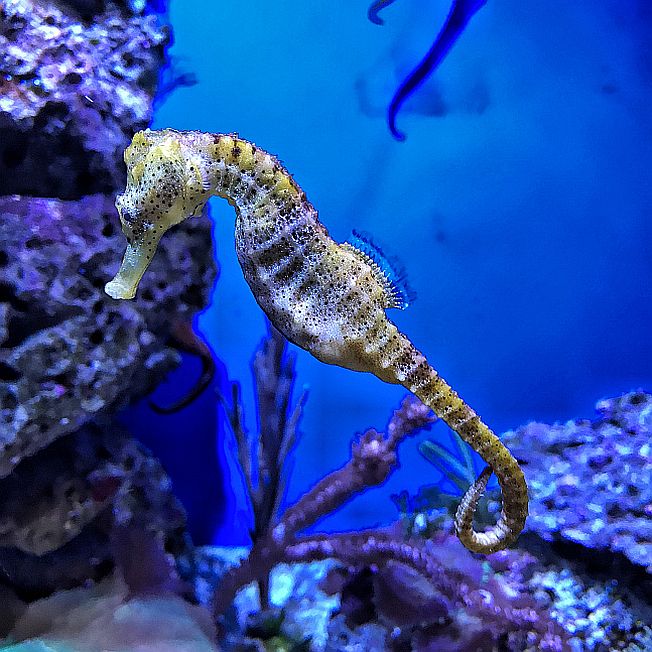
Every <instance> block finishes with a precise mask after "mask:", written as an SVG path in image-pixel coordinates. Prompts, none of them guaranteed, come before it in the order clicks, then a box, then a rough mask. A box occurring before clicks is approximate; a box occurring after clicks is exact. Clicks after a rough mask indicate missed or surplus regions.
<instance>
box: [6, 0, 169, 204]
mask: <svg viewBox="0 0 652 652" xmlns="http://www.w3.org/2000/svg"><path fill="white" fill-rule="evenodd" d="M124 5H125V3H119V4H118V5H116V4H114V3H112V2H104V1H102V2H88V1H86V2H60V3H58V4H57V3H54V2H39V1H38V0H7V1H6V2H3V3H1V4H0V51H2V52H3V56H2V57H1V58H0V195H5V194H10V193H18V194H26V195H35V196H47V197H54V196H56V197H60V198H63V199H76V198H79V197H81V196H83V195H87V194H90V193H94V192H111V191H113V190H114V189H115V188H117V187H118V186H119V185H121V184H122V183H123V179H124V176H125V168H124V164H123V162H122V152H123V150H124V149H125V147H126V146H127V145H128V143H129V140H130V138H131V136H132V135H133V133H134V132H135V131H137V130H138V129H142V128H144V127H146V126H147V124H148V123H149V121H150V120H151V116H152V100H153V96H154V92H155V90H156V84H157V79H158V73H159V69H160V68H161V66H162V65H163V57H164V49H165V46H166V44H167V43H168V41H169V29H168V27H167V26H165V25H162V24H161V22H160V20H159V18H158V17H157V16H156V15H155V14H149V15H137V14H135V13H134V11H133V10H129V8H128V7H125V6H124ZM97 11H101V13H97ZM91 17H92V22H88V19H90V18H91ZM84 19H87V20H86V21H85V20H84Z"/></svg>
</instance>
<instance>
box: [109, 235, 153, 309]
mask: <svg viewBox="0 0 652 652" xmlns="http://www.w3.org/2000/svg"><path fill="white" fill-rule="evenodd" d="M159 240H160V235H158V234H156V233H155V232H150V233H147V234H146V235H145V236H144V237H143V238H141V239H140V240H137V241H134V242H131V243H129V244H127V249H126V251H125V255H124V256H123V257H122V264H121V265H120V269H119V270H118V273H117V274H116V275H115V277H114V278H113V280H111V281H109V282H108V283H107V284H106V285H105V286H104V291H105V292H106V293H107V294H108V295H109V296H110V297H111V298H113V299H133V298H134V297H135V296H136V290H137V289H138V284H139V283H140V279H141V278H142V277H143V274H144V273H145V271H146V270H147V268H148V266H149V264H150V262H151V261H152V258H153V257H154V252H155V251H156V247H157V245H158V242H159Z"/></svg>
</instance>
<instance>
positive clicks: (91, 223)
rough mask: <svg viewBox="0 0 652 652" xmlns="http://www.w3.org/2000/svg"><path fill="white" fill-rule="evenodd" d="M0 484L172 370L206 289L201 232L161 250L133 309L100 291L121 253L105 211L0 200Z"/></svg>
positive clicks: (199, 224)
mask: <svg viewBox="0 0 652 652" xmlns="http://www.w3.org/2000/svg"><path fill="white" fill-rule="evenodd" d="M0 243H2V244H0V273H1V275H2V279H1V280H0V478H2V477H3V476H5V475H7V474H8V473H9V472H10V471H11V470H12V469H13V468H14V467H15V466H16V464H18V463H19V462H20V460H22V459H24V458H25V457H29V456H30V455H33V454H34V453H35V452H37V451H39V450H41V449H42V448H44V447H45V446H47V445H48V444H49V443H50V442H52V441H54V440H55V439H57V438H58V437H61V436H62V435H66V434H68V433H72V432H74V431H75V430H77V429H78V428H79V427H80V426H82V425H83V424H84V423H86V422H88V421H89V420H91V419H93V418H95V417H97V416H99V415H102V414H104V413H106V412H111V411H114V410H116V409H118V408H119V407H121V406H124V405H125V404H126V403H127V402H128V401H129V400H131V399H132V398H134V397H136V396H140V395H142V394H144V393H146V392H148V391H151V389H152V388H153V387H154V386H155V385H156V384H157V383H158V382H160V380H162V378H163V377H164V375H165V374H166V373H167V372H168V371H169V370H170V369H171V368H172V367H173V366H175V365H176V364H177V363H178V360H179V356H178V353H177V352H176V351H175V350H173V349H172V348H170V347H168V346H166V341H167V339H168V337H169V334H170V329H171V328H172V326H173V325H174V323H175V321H189V320H190V319H191V318H192V316H193V315H194V314H195V313H196V312H197V311H198V310H200V309H201V308H203V307H204V306H205V305H206V303H207V300H208V292H209V290H210V288H211V287H212V285H213V281H214V277H215V264H214V262H213V255H212V244H211V232H210V221H209V219H208V218H207V217H201V218H197V219H192V220H188V221H187V222H185V223H184V224H183V225H182V226H180V227H179V229H178V231H177V233H175V237H174V238H169V239H165V240H164V241H163V242H162V243H161V246H160V247H159V251H158V252H157V254H156V257H155V258H154V261H153V262H152V267H151V272H150V273H149V274H147V277H146V278H145V279H144V281H143V285H142V289H141V291H140V292H139V296H138V299H137V300H136V301H114V300H113V299H111V298H109V297H108V296H107V295H106V294H105V293H104V290H103V288H104V284H105V283H106V281H107V279H110V278H111V277H112V276H113V274H114V273H115V268H116V265H117V264H118V262H117V261H119V260H120V256H121V255H122V253H123V250H124V236H123V235H122V233H121V232H120V230H119V224H118V217H117V213H116V210H115V207H114V206H113V202H112V200H111V199H110V198H108V197H103V196H89V197H84V198H83V199H81V200H79V201H59V200H55V199H37V198H29V197H22V198H21V197H4V198H0Z"/></svg>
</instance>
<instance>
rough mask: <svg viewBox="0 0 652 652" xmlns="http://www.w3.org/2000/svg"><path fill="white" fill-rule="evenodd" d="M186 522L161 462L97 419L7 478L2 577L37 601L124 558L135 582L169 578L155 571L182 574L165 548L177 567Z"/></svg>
mask: <svg viewBox="0 0 652 652" xmlns="http://www.w3.org/2000/svg"><path fill="white" fill-rule="evenodd" d="M185 524H186V515H185V511H184V509H183V507H182V506H181V504H180V503H179V501H178V500H177V499H176V498H175V496H174V494H173V493H172V486H171V482H170V479H169V477H168V476H167V474H166V473H165V471H164V470H163V468H162V467H161V464H160V463H159V462H158V460H156V459H155V458H153V457H152V456H151V455H150V453H149V452H148V451H147V450H146V449H145V448H144V447H143V446H141V445H140V444H139V443H138V442H136V441H134V440H133V439H132V438H131V437H129V436H128V435H127V434H126V433H125V432H124V431H122V430H120V429H118V428H116V427H115V426H105V427H100V426H97V425H89V426H86V427H84V428H82V429H81V430H79V431H78V432H76V433H75V434H73V435H69V436H67V437H64V438H61V439H59V440H58V441H56V442H54V443H53V444H52V445H50V446H48V447H47V448H45V449H44V450H42V451H40V452H39V453H37V454H35V455H33V456H32V457H30V458H28V459H26V460H23V461H22V462H21V463H20V464H19V465H18V466H17V467H16V468H15V469H14V472H13V473H11V474H10V475H9V476H7V477H6V478H3V479H1V480H0V579H1V581H0V583H4V584H5V585H7V586H11V587H12V589H13V590H15V591H16V592H17V593H18V595H20V596H21V597H22V598H24V599H27V600H33V599H35V598H39V597H43V596H46V595H49V594H50V593H52V592H54V591H56V590H58V589H61V588H72V587H75V586H78V585H79V584H82V583H84V582H85V581H87V580H97V579H101V578H102V577H104V576H105V575H106V573H107V572H108V571H109V570H110V569H111V567H112V565H113V563H114V561H116V559H117V562H118V565H120V566H122V567H123V568H124V569H125V575H126V576H127V579H128V580H130V579H131V578H133V582H132V584H134V585H135V584H138V586H140V587H141V588H142V587H145V589H149V588H152V587H153V588H156V587H160V586H163V585H171V583H170V582H166V578H165V577H158V576H157V575H161V574H162V573H168V574H170V575H174V574H175V572H174V568H172V567H170V568H169V569H168V568H167V566H166V563H167V562H165V560H164V559H162V556H163V555H165V554H166V553H169V554H170V555H172V557H170V561H171V563H172V566H173V565H174V559H175V558H178V557H179V556H181V555H184V554H185V553H186V552H188V551H189V549H188V542H187V538H186V536H185ZM152 542H153V543H154V544H157V545H158V544H160V547H161V551H162V555H160V556H158V557H157V549H156V546H155V545H152ZM134 556H136V557H137V559H138V560H139V564H141V565H143V568H142V570H138V569H134V568H133V567H131V566H129V563H128V562H129V559H130V558H134Z"/></svg>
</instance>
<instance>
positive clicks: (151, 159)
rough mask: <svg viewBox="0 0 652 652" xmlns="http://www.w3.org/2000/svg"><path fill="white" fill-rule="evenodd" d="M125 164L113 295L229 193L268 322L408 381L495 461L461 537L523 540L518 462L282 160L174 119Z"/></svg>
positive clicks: (472, 544)
mask: <svg viewBox="0 0 652 652" xmlns="http://www.w3.org/2000/svg"><path fill="white" fill-rule="evenodd" d="M125 162H126V163H127V169H128V180H127V187H126V189H125V192H124V193H123V194H122V195H119V196H118V198H117V199H116V207H117V208H118V212H119V213H120V220H121V223H122V227H123V231H124V232H125V235H126V236H127V241H128V246H127V251H126V253H125V256H124V259H123V262H122V266H121V268H120V271H119V272H118V274H117V275H116V277H115V279H114V280H113V281H111V282H110V283H108V284H107V286H106V291H107V293H108V294H109V295H111V296H112V297H114V298H123V299H126V298H132V297H133V296H134V295H135V292H136V288H137V286H138V283H139V281H140V279H141V277H142V275H143V273H144V272H145V270H146V268H147V265H148V264H149V262H150V260H151V258H152V256H153V255H154V251H155V249H156V245H157V243H158V240H159V238H160V237H161V235H162V234H163V233H164V232H165V231H166V230H167V229H168V228H170V227H171V226H172V225H174V224H177V223H179V222H181V221H182V220H184V219H186V218H187V217H189V216H192V215H197V214H199V212H201V209H202V207H203V205H204V204H205V203H206V201H207V200H208V199H209V197H211V196H212V195H218V196H220V197H224V198H226V199H227V200H228V201H229V202H230V203H231V204H232V205H233V206H234V207H235V210H236V216H237V217H236V226H235V241H236V250H237V255H238V260H239V261H240V265H241V266H242V270H243V272H244V275H245V278H246V280H247V283H248V284H249V286H250V288H251V290H252V292H253V294H254V297H255V298H256V301H257V302H258V304H259V305H260V307H261V308H262V309H263V311H264V312H265V313H266V314H267V316H268V317H269V319H270V320H271V321H272V323H273V324H274V325H275V326H276V327H277V328H278V329H279V330H280V331H281V332H282V333H283V334H284V335H285V336H286V337H287V338H288V340H290V341H291V342H293V343H295V344H296V345H298V346H300V347H302V348H304V349H306V350H307V351H309V352H310V353H312V354H313V355H314V356H315V357H316V358H318V359H319V360H321V361H323V362H327V363H329V364H335V365H339V366H341V367H345V368H348V369H353V370H356V371H367V372H370V373H372V374H375V375H376V376H378V378H380V379H381V380H384V381H385V382H388V383H396V384H399V385H403V386H404V387H405V388H407V389H408V390H409V391H411V392H412V393H413V394H415V395H416V396H417V397H418V398H419V399H421V400H422V401H423V402H424V403H425V404H427V405H428V406H430V407H431V408H432V410H433V411H434V412H435V413H436V414H437V415H438V416H439V417H440V418H441V419H443V420H444V421H445V422H446V423H447V424H448V425H449V426H450V427H451V428H453V429H454V430H455V431H456V432H457V433H458V434H459V435H460V436H461V437H462V439H464V441H466V442H468V443H469V445H470V446H471V447H472V448H473V449H474V450H476V451H477V452H478V453H479V454H480V455H481V456H482V458H483V459H484V460H485V461H486V462H487V464H488V466H489V467H490V469H486V470H485V472H483V473H482V474H481V475H480V477H479V478H478V480H477V481H476V482H475V483H474V484H473V485H472V486H471V488H470V489H469V490H468V491H467V493H466V495H465V496H464V498H463V499H462V501H461V503H460V507H459V509H458V511H457V514H456V517H455V523H456V529H457V532H458V536H459V538H460V540H461V541H462V543H463V544H464V545H465V546H466V547H467V548H469V549H470V550H473V551H476V552H483V553H490V552H494V551H496V550H499V549H501V548H503V547H505V546H507V545H509V544H510V543H512V542H513V541H514V540H515V539H516V537H517V536H518V534H519V533H520V531H521V530H522V529H523V525H524V523H525V518H526V515H527V503H528V498H527V487H526V484H525V479H524V476H523V473H522V471H521V470H520V468H519V466H518V463H517V462H516V460H515V459H514V458H513V457H512V456H511V454H510V453H509V451H508V450H507V449H506V448H505V446H504V445H503V444H502V443H501V442H500V440H499V439H498V438H497V437H496V435H495V434H494V433H493V432H492V431H491V430H490V429H489V428H488V427H487V426H486V425H485V424H484V423H483V422H482V421H481V420H480V418H479V417H478V415H476V414H475V412H474V411H473V410H472V409H471V408H470V407H469V406H468V405H466V403H464V401H463V400H462V399H461V398H460V397H459V396H458V395H457V394H456V393H455V392H454V391H453V390H452V389H451V388H450V386H449V385H448V384H447V383H446V382H445V381H444V380H443V379H442V378H441V377H440V376H439V375H438V374H437V372H436V371H435V370H434V369H433V368H432V367H431V366H430V364H428V362H427V361H426V359H425V357H424V356H423V355H422V354H421V353H420V352H419V351H417V349H416V348H415V347H414V346H413V345H412V343H411V342H410V340H409V339H408V338H407V337H406V336H405V335H403V334H402V333H400V332H399V330H398V329H397V328H396V326H395V325H394V324H393V323H392V322H391V321H390V320H389V319H388V318H387V315H386V310H387V309H388V308H391V307H395V306H396V305H397V297H396V294H395V292H394V289H393V287H392V285H391V283H389V282H388V281H387V279H386V278H385V276H384V275H383V273H382V271H381V270H380V269H379V267H378V265H376V263H375V262H374V261H373V260H371V259H370V258H369V257H368V256H367V255H366V254H365V253H363V252H362V251H359V250H358V249H356V248H355V247H353V246H352V245H350V244H348V243H344V244H338V243H337V242H335V241H334V240H333V239H332V238H331V237H330V236H329V235H328V232H327V230H326V228H325V227H324V226H323V225H322V224H321V223H320V222H319V220H318V217H317V211H316V210H315V209H314V208H313V206H312V205H311V204H310V202H309V201H308V200H307V199H306V196H305V194H304V193H303V192H302V190H301V189H300V188H299V186H298V185H297V184H296V183H295V182H294V180H293V179H292V177H291V176H290V174H289V173H288V172H287V171H286V170H285V169H284V168H283V166H282V165H281V164H280V162H279V161H278V160H277V159H276V158H274V157H273V156H271V155H270V154H268V153H266V152H264V151H263V150H261V149H259V148H257V147H256V146H255V145H253V144H252V143H250V142H247V141H246V140H243V139H241V138H239V137H237V136H236V135H224V134H217V135H214V134H206V133H201V132H177V131H173V130H170V129H166V130H163V131H149V130H147V131H145V132H139V133H137V134H136V135H135V136H134V139H133V142H132V144H131V145H130V146H129V147H128V148H127V150H126V152H125ZM490 470H491V471H493V472H494V473H495V474H496V476H497V478H498V481H499V484H500V486H501V489H502V494H503V508H502V513H501V516H500V518H499V520H498V523H497V524H496V525H494V526H492V527H491V528H490V529H488V530H487V531H485V532H476V531H474V529H473V513H474V511H475V507H476V505H477V502H478V500H479V498H480V496H481V495H482V492H483V491H484V489H485V487H486V484H487V481H488V479H489V476H490Z"/></svg>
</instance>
